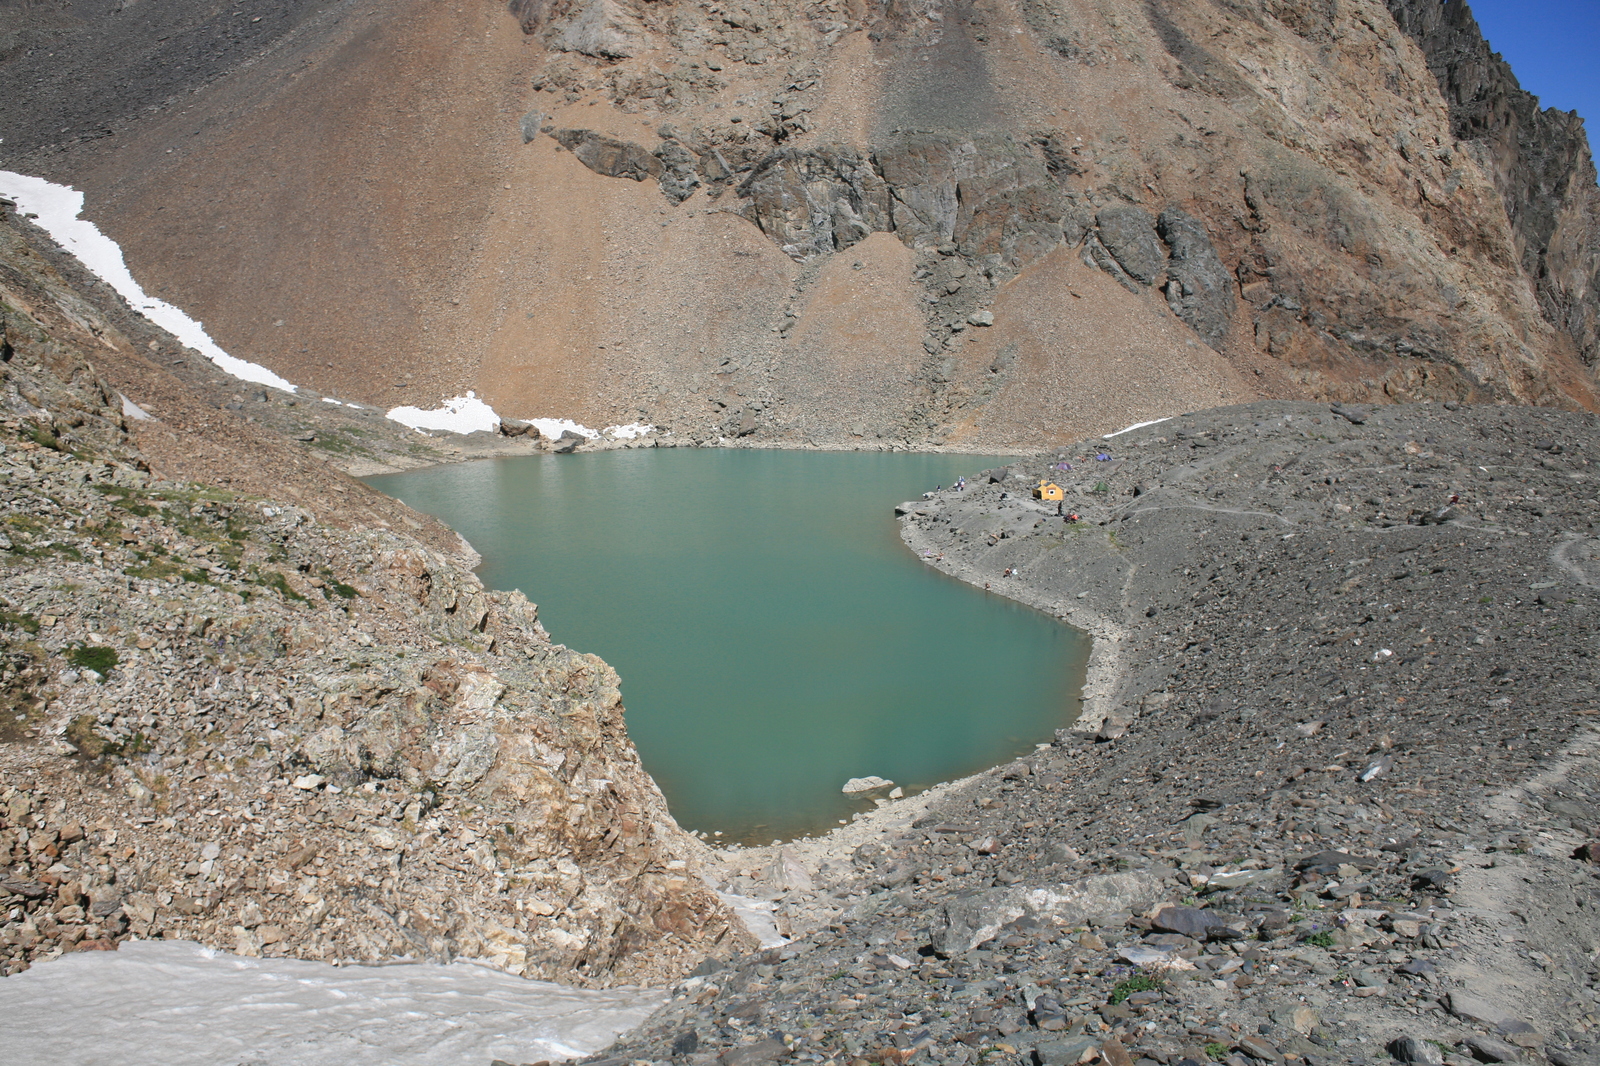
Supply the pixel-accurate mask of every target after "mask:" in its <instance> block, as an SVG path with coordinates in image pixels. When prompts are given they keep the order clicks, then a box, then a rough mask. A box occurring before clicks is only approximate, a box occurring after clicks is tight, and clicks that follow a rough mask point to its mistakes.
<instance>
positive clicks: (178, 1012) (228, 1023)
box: [0, 940, 667, 1066]
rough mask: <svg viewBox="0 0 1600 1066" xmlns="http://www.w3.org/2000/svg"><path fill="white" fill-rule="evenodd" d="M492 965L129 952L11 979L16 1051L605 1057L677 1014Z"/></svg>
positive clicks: (8, 1024) (27, 1057) (432, 1065)
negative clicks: (630, 1035)
mask: <svg viewBox="0 0 1600 1066" xmlns="http://www.w3.org/2000/svg"><path fill="white" fill-rule="evenodd" d="M666 998H667V997H666V995H665V994H663V993H661V992H657V991H651V990H642V989H613V990H611V991H605V992H591V991H587V990H581V989H573V988H566V987H564V986H562V985H555V984H549V983H547V982H544V981H524V980H523V979H521V978H519V977H512V976H511V975H509V974H505V973H501V972H499V971H497V970H490V969H487V968H485V967H481V966H472V965H468V964H464V963H456V964H454V965H450V966H437V965H428V964H405V965H394V966H346V967H335V966H329V965H327V964H325V963H320V962H302V961H300V960H297V959H248V958H244V957H242V956H238V955H228V954H225V953H222V952H218V951H212V950H209V949H207V948H203V947H201V946H200V945H198V944H193V943H187V942H183V941H171V940H169V941H129V942H126V943H124V944H123V945H122V949H121V950H120V951H116V952H99V951H90V952H78V953H75V954H71V955H64V956H62V957H61V958H59V959H56V960H53V961H51V962H45V963H40V964H38V965H36V966H34V967H33V968H32V969H31V970H26V971H24V972H23V973H21V974H18V975H17V976H15V977H8V978H4V979H0V1018H4V1019H5V1023H4V1025H3V1027H0V1028H3V1030H4V1034H5V1035H4V1037H3V1039H0V1046H3V1047H4V1052H3V1053H0V1058H3V1059H4V1060H5V1061H6V1062H8V1063H19V1064H20V1063H43V1062H49V1063H54V1064H56V1066H79V1064H81V1066H100V1064H103V1063H107V1062H115V1063H120V1064H123V1066H190V1064H193V1066H216V1064H217V1063H235V1062H249V1063H294V1064H295V1066H323V1064H326V1066H389V1064H393V1063H405V1064H406V1066H460V1064H461V1063H486V1062H488V1061H489V1060H491V1059H495V1058H499V1059H505V1060H506V1061H508V1062H535V1061H538V1060H541V1059H569V1058H578V1057H580V1056H584V1055H591V1054H594V1053H595V1052H597V1051H600V1050H601V1049H602V1048H605V1047H607V1046H608V1045H610V1044H611V1043H612V1042H613V1041H614V1040H615V1039H616V1037H617V1034H619V1033H621V1032H623V1031H624V1030H626V1029H631V1028H633V1027H634V1026H636V1025H638V1024H639V1023H640V1022H642V1021H643V1020H644V1019H645V1018H646V1017H647V1016H648V1015H649V1014H650V1012H651V1011H653V1010H655V1009H656V1008H657V1007H659V1006H660V1005H661V1004H662V1003H663V1002H665V1001H666Z"/></svg>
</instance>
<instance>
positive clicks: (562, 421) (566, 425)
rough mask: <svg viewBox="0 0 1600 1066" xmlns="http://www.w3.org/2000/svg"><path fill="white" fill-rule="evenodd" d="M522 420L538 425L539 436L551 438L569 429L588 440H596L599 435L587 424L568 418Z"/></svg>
mask: <svg viewBox="0 0 1600 1066" xmlns="http://www.w3.org/2000/svg"><path fill="white" fill-rule="evenodd" d="M524 421H526V422H528V423H529V424H531V425H533V426H536V427H538V430H539V435H540V436H542V437H550V438H551V439H554V438H556V437H559V436H561V434H562V433H564V432H566V431H567V430H569V429H570V430H571V431H572V432H574V433H576V434H577V435H578V436H580V437H588V438H589V439H590V440H597V439H598V438H599V436H600V434H599V432H598V431H596V430H592V429H590V428H589V427H588V426H580V425H579V424H578V423H576V422H574V421H573V420H572V419H570V418H529V419H524Z"/></svg>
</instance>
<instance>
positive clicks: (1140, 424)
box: [1100, 415, 1172, 440]
mask: <svg viewBox="0 0 1600 1066" xmlns="http://www.w3.org/2000/svg"><path fill="white" fill-rule="evenodd" d="M1171 421H1172V416H1171V415H1168V416H1167V417H1166V418H1158V419H1156V420H1155V421H1153V422H1135V423H1134V424H1133V425H1131V426H1129V427H1128V428H1127V429H1119V430H1117V431H1116V432H1115V433H1107V434H1106V435H1105V436H1103V437H1101V438H1100V439H1101V440H1110V439H1111V438H1112V437H1120V436H1122V435H1123V434H1124V433H1132V432H1133V431H1134V430H1136V429H1143V428H1144V427H1145V426H1159V425H1160V424H1161V423H1163V422H1171Z"/></svg>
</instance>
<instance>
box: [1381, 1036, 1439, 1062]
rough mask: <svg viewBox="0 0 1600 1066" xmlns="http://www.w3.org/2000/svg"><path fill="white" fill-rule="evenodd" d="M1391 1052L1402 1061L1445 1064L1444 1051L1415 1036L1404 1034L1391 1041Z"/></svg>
mask: <svg viewBox="0 0 1600 1066" xmlns="http://www.w3.org/2000/svg"><path fill="white" fill-rule="evenodd" d="M1389 1054H1391V1055H1393V1056H1394V1057H1395V1058H1396V1059H1398V1060H1399V1061H1401V1062H1411V1063H1417V1064H1418V1066H1444V1052H1442V1051H1440V1050H1439V1049H1438V1047H1436V1046H1435V1045H1433V1044H1430V1043H1428V1042H1427V1041H1426V1040H1422V1039H1420V1038H1418V1037H1414V1036H1402V1037H1400V1038H1398V1039H1396V1040H1391V1041H1389Z"/></svg>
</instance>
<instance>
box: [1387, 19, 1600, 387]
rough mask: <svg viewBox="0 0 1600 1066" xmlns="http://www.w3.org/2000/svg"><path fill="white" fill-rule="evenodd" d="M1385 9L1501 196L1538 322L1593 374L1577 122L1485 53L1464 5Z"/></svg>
mask: <svg viewBox="0 0 1600 1066" xmlns="http://www.w3.org/2000/svg"><path fill="white" fill-rule="evenodd" d="M1389 10H1390V11H1391V12H1393V13H1394V18H1395V21H1396V22H1397V23H1399V25H1400V28H1401V29H1403V30H1404V31H1405V32H1406V33H1407V34H1409V35H1410V36H1411V37H1412V38H1413V39H1414V40H1415V41H1416V42H1417V44H1418V45H1419V46H1420V47H1421V48H1422V51H1423V54H1424V55H1426V56H1427V57H1428V69H1429V70H1431V71H1433V74H1434V76H1435V77H1436V78H1438V79H1439V91H1440V92H1441V93H1443V94H1444V98H1445V101H1446V103H1448V104H1449V106H1450V125H1451V129H1452V131H1453V132H1454V133H1455V136H1456V138H1457V139H1458V140H1460V141H1461V142H1463V144H1465V145H1466V146H1467V147H1468V148H1469V149H1470V150H1471V151H1472V152H1473V153H1474V154H1475V155H1476V157H1477V159H1478V161H1479V163H1480V165H1481V166H1483V167H1484V168H1485V169H1486V170H1487V171H1488V172H1489V174H1490V175H1491V176H1492V177H1493V179H1494V183H1495V187H1496V188H1498V189H1499V190H1500V196H1501V199H1502V201H1503V202H1504V204H1505V209H1506V215H1507V217H1508V218H1509V219H1510V220H1511V227H1512V230H1513V232H1514V234H1515V236H1516V242H1517V249H1518V251H1519V253H1520V255H1521V259H1522V270H1523V273H1524V274H1525V275H1527V277H1529V278H1530V279H1532V281H1533V284H1534V286H1535V291H1536V292H1537V293H1538V296H1539V305H1540V307H1542V308H1543V309H1544V313H1545V317H1546V318H1548V319H1549V320H1550V322H1551V323H1552V324H1554V325H1555V326H1556V327H1558V328H1559V329H1562V330H1564V331H1566V333H1567V334H1568V335H1569V336H1570V337H1571V338H1572V343H1573V344H1574V345H1576V346H1577V349H1578V352H1579V353H1580V355H1581V356H1582V358H1583V361H1584V362H1585V363H1587V364H1588V365H1589V366H1591V367H1592V366H1594V365H1595V362H1596V360H1600V299H1597V293H1600V187H1597V186H1596V184H1595V167H1594V157H1593V154H1592V153H1591V151H1590V146H1589V138H1588V135H1587V134H1586V132H1585V130H1584V124H1583V119H1582V118H1581V117H1580V116H1579V115H1578V113H1577V112H1575V111H1572V112H1568V111H1560V110H1558V109H1556V108H1541V107H1540V106H1539V99H1538V97H1536V96H1534V95H1533V94H1532V93H1530V92H1527V91H1526V90H1524V89H1523V88H1522V86H1521V84H1520V83H1519V82H1518V81H1517V76H1516V74H1515V73H1513V72H1512V70H1511V67H1510V65H1509V64H1507V63H1506V61H1505V60H1504V59H1502V58H1500V56H1499V55H1497V54H1495V53H1492V52H1490V51H1489V45H1488V42H1486V41H1485V40H1484V38H1483V33H1482V31H1481V30H1480V29H1479V28H1478V23H1477V20H1476V19H1474V18H1473V17H1472V9H1471V8H1470V7H1469V6H1468V5H1466V4H1459V3H1458V4H1439V3H1431V2H1429V0H1389ZM1591 117H1592V116H1591Z"/></svg>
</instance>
